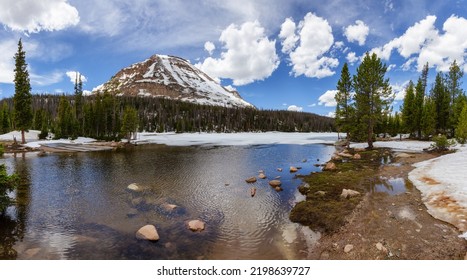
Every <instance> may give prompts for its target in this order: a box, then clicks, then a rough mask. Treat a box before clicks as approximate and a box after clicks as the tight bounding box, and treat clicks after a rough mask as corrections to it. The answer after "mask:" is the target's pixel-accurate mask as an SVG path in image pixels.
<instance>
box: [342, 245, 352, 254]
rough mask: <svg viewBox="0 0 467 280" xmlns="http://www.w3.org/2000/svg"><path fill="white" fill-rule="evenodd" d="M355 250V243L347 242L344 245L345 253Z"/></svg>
mask: <svg viewBox="0 0 467 280" xmlns="http://www.w3.org/2000/svg"><path fill="white" fill-rule="evenodd" d="M352 250H353V245H352V244H347V245H345V247H344V253H349V252H350V251H352Z"/></svg>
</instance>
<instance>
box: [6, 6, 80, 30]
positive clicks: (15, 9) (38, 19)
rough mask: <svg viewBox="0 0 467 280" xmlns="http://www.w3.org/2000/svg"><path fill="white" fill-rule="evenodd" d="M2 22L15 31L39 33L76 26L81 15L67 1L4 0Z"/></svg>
mask: <svg viewBox="0 0 467 280" xmlns="http://www.w3.org/2000/svg"><path fill="white" fill-rule="evenodd" d="M0 22H1V23H2V24H4V25H5V26H7V27H8V28H10V29H12V30H14V31H20V32H28V33H37V32H40V31H56V30H62V29H65V28H67V27H70V26H74V25H76V24H78V22H79V15H78V10H77V9H76V8H75V7H73V6H72V5H70V4H69V3H68V1H67V0H41V1H36V0H3V1H2V8H1V9H0Z"/></svg>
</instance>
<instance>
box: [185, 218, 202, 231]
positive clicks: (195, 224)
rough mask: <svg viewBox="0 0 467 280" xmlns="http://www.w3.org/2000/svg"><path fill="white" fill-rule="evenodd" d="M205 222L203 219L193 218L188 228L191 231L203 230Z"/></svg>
mask: <svg viewBox="0 0 467 280" xmlns="http://www.w3.org/2000/svg"><path fill="white" fill-rule="evenodd" d="M204 227H205V223H204V222H203V221H201V220H191V221H189V222H188V228H189V229H190V230H191V231H203V230H204Z"/></svg>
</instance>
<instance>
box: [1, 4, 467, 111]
mask: <svg viewBox="0 0 467 280" xmlns="http://www.w3.org/2000/svg"><path fill="white" fill-rule="evenodd" d="M0 7H1V9H0V25H2V26H3V28H1V29H0V97H2V98H3V97H9V96H12V94H13V93H14V90H13V83H12V81H13V67H14V61H13V55H14V53H15V52H16V50H17V42H18V40H19V38H22V40H23V44H24V46H25V49H26V56H27V62H28V64H29V71H30V77H31V84H32V88H33V92H34V93H61V92H72V91H73V83H72V80H73V79H74V78H73V79H70V77H69V76H71V77H74V72H76V71H78V72H80V73H81V74H82V75H83V76H84V77H85V83H84V89H85V90H92V89H93V88H94V87H96V86H98V85H100V84H102V83H104V82H106V81H107V80H108V79H110V77H111V76H112V75H114V74H115V73H116V72H117V71H118V70H120V69H121V68H123V67H126V66H128V65H130V64H132V63H135V62H139V61H142V60H144V59H146V58H148V57H149V56H151V55H152V54H156V53H157V54H169V55H176V56H180V57H183V58H186V59H188V60H190V61H191V62H192V63H193V64H196V65H197V66H198V67H199V68H201V69H202V70H204V71H205V72H207V73H208V74H210V75H211V76H212V77H215V78H218V79H219V80H220V81H221V82H222V84H223V85H225V86H228V85H231V86H233V87H235V88H236V89H237V90H238V91H239V93H240V94H241V95H242V97H243V98H244V99H246V100H247V101H249V102H251V103H253V104H254V105H255V106H257V107H258V108H264V109H290V110H302V111H306V112H314V113H318V114H321V115H328V114H330V113H332V112H333V111H334V107H333V94H334V90H335V87H336V83H337V80H338V79H339V76H340V71H341V68H342V65H343V64H344V63H345V62H349V63H350V70H351V72H352V73H354V72H355V67H356V66H358V64H359V59H360V58H361V57H362V55H364V54H365V52H368V51H372V52H376V53H377V54H378V55H379V56H380V57H381V58H382V59H383V61H384V63H386V64H387V65H388V66H389V69H390V70H389V71H388V73H387V77H388V78H390V82H391V84H392V85H393V89H394V91H395V93H396V95H397V98H396V101H395V106H394V107H395V108H398V105H399V104H400V102H401V101H400V99H401V98H402V97H403V88H404V86H405V85H406V84H407V82H408V81H409V80H410V79H412V80H416V79H417V78H418V76H419V74H420V72H419V70H420V68H421V67H422V66H423V65H424V64H425V63H426V62H428V63H429V65H430V66H431V68H430V76H429V85H430V86H431V82H432V81H433V80H434V76H435V73H436V71H446V70H447V69H448V68H449V65H450V63H451V62H452V61H453V60H454V59H456V60H457V62H458V64H460V65H461V67H462V69H463V70H464V71H465V70H467V62H466V49H467V19H466V18H467V3H466V1H464V0H458V1H456V0H454V1H421V0H415V1H396V0H354V1H343V0H338V1H332V0H331V1H306V0H288V1H286V0H282V1H278V0H257V1H246V0H235V1H217V0H192V1H182V0H153V1H150V0H140V1H138V0H135V1H126V0H98V1H95V0H79V1H78V0H76V1H75V0H41V1H36V0H0ZM465 80H466V78H465V77H464V86H465V85H467V83H466V81H465Z"/></svg>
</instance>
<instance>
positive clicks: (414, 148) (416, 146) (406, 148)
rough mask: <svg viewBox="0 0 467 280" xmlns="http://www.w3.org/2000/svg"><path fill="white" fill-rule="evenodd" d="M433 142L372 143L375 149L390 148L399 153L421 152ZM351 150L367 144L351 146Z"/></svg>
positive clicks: (364, 146) (397, 141)
mask: <svg viewBox="0 0 467 280" xmlns="http://www.w3.org/2000/svg"><path fill="white" fill-rule="evenodd" d="M432 143H433V142H428V141H412V140H402V141H399V140H395V141H376V142H374V143H373V146H374V147H375V148H390V149H392V150H394V151H400V152H422V151H423V149H426V148H429V147H430V146H431V144H432ZM350 147H352V148H366V147H368V144H367V143H354V144H351V145H350Z"/></svg>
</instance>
